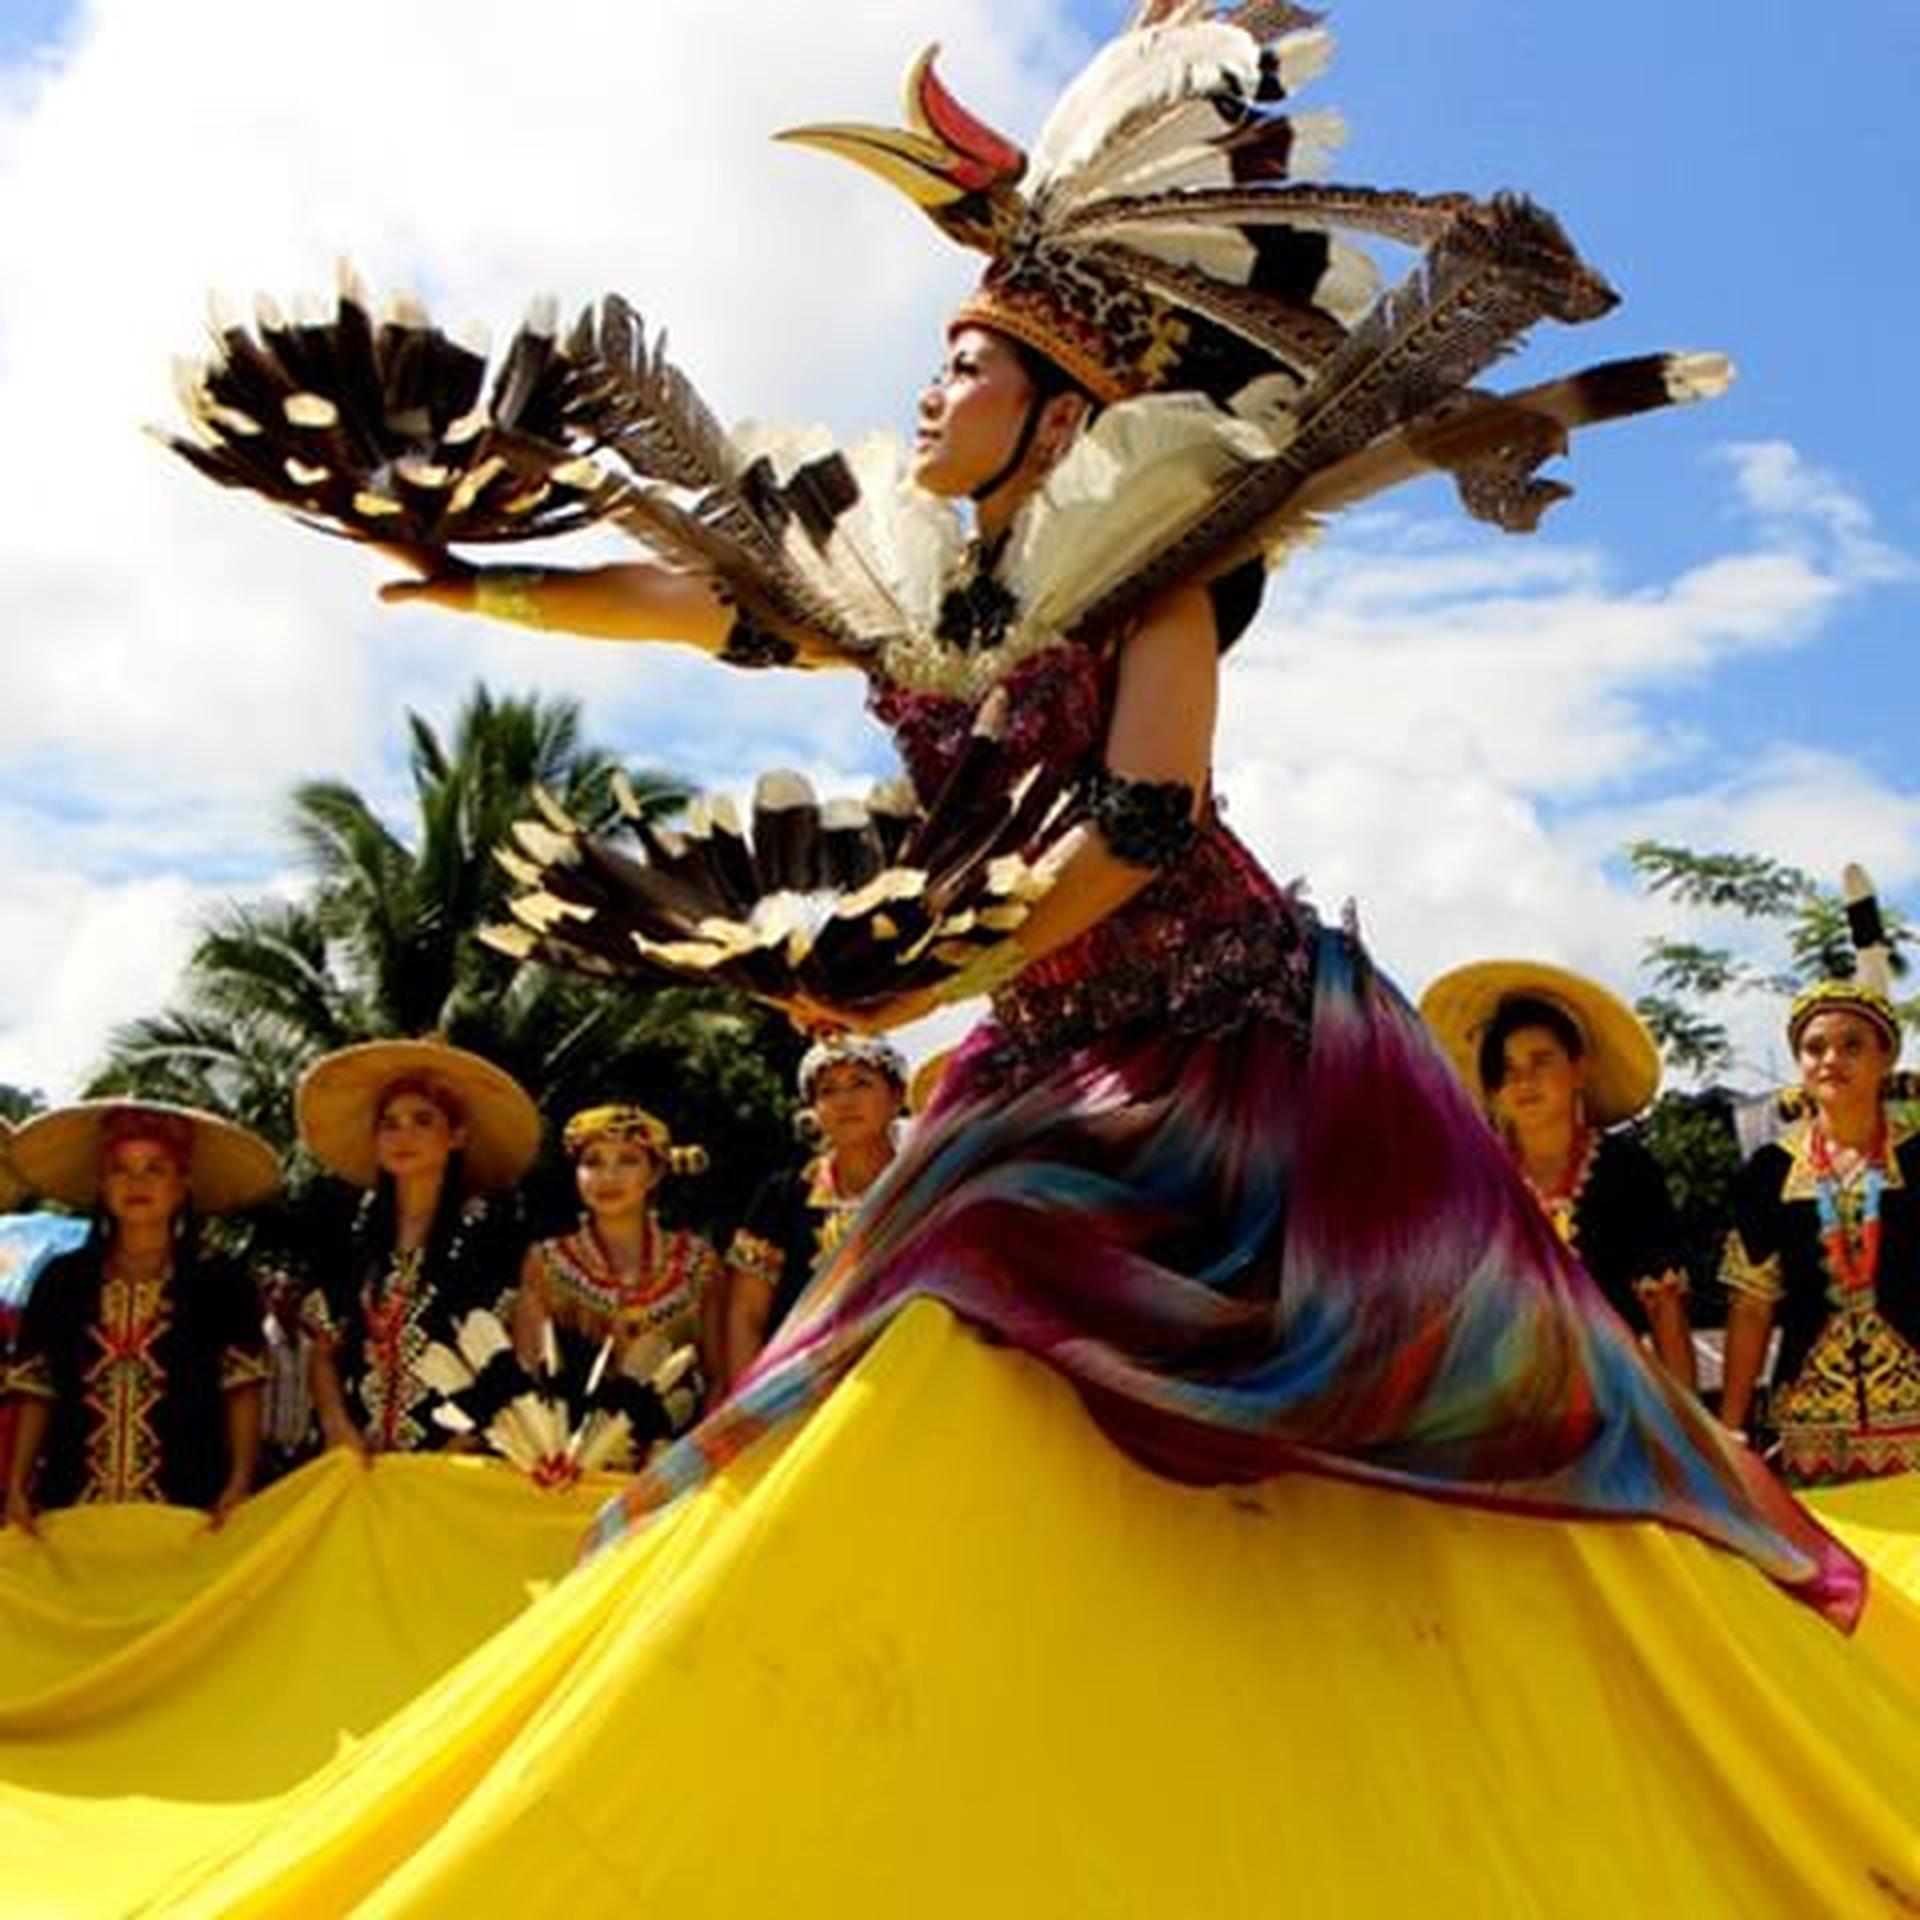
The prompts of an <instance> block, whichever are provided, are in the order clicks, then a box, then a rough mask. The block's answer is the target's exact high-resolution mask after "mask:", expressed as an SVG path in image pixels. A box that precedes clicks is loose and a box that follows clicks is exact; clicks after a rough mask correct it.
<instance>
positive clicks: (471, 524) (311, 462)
mask: <svg viewBox="0 0 1920 1920" xmlns="http://www.w3.org/2000/svg"><path fill="white" fill-rule="evenodd" d="M212 331H213V341H214V344H213V352H212V354H211V355H210V356H209V357H208V358H207V359H206V360H205V361H203V362H199V363H182V364H181V365H180V367H179V368H178V369H177V377H176V386H177V388H178V391H179V396H180V402H181V406H182V409H183V411H184V412H185V413H186V416H187V420H188V423H189V426H190V429H191V433H190V436H182V435H180V434H176V433H164V432H163V433H162V434H161V435H160V438H161V439H162V440H163V441H164V443H165V444H166V445H167V446H169V447H170V448H172V450H173V451H174V452H175V453H177V454H179V455H180V457H181V458H182V459H183V460H186V461H187V462H188V463H189V464H191V465H192V466H193V467H194V468H195V469H196V470H197V471H199V472H201V473H203V474H205V475H206V476H207V477H208V478H209V479H210V480H214V481H217V482H218V483H219V484H220V485H221V486H227V487H239V488H244V489H246V490H248V491H251V492H254V493H258V494H261V495H263V496H264V497H265V498H266V499H268V500H270V501H272V502H273V503H274V504H275V505H276V506H279V507H282V508H284V509H285V510H286V511H287V512H289V513H291V514H293V515H294V517H295V518H296V519H299V520H301V521H304V522H305V523H306V524H307V525H309V526H315V527H320V528H323V529H325V530H328V531H331V532H336V533H345V534H348V535H350V536H352V537H354V538H356V539H362V540H372V541H378V542H380V543H382V544H383V545H387V546H398V547H408V548H414V549H418V550H421V551H424V552H435V553H437V552H444V551H445V550H446V549H447V548H448V547H450V546H452V545H454V544H456V543H472V544H480V543H489V542H498V541H504V540H528V539H542V538H546V537H548V536H550V535H553V534H560V533H569V532H573V531H574V530H576V529H578V528H580V527H584V526H588V525H590V524H592V522H593V521H594V520H595V519H596V518H598V515H597V513H596V512H595V510H594V508H593V507H592V505H591V504H590V501H589V498H588V496H587V494H586V493H585V492H584V491H583V490H582V489H580V488H578V487H575V486H570V485H568V484H567V483H566V482H565V481H563V480H560V479H558V478H556V477H555V474H554V471H553V469H554V466H555V461H556V456H555V452H554V449H555V448H556V447H565V446H568V445H569V444H571V442H572V439H573V436H574V435H575V432H576V429H575V427H574V425H573V424H572V423H573V408H574V405H575V402H576V399H577V396H578V390H579V380H580V374H581V369H580V367H579V365H578V363H576V362H575V361H574V360H573V359H572V358H570V357H569V355H568V354H567V352H566V351H565V350H564V348H563V347H562V346H561V345H560V343H559V342H558V340H557V339H556V337H555V325H554V315H553V310H552V306H551V303H549V302H541V303H536V305H535V306H534V308H533V309H532V310H531V311H530V312H529V314H528V316H527V318H526V320H525V321H524V322H523V324H522V325H521V326H520V328H519V329H518V330H517V331H516V332H515V334H514V336H513V338H512V340H511V341H510V342H509V343H508V346H507V350H506V352H505V353H504V354H503V355H501V356H500V358H499V360H498V362H497V364H495V365H494V366H493V367H492V369H491V374H490V373H489V366H488V360H487V356H486V353H485V351H484V349H483V348H481V347H479V346H476V345H472V344H466V343H462V342H460V341H456V340H453V339H450V338H449V337H448V336H447V335H446V334H444V333H442V332H441V331H440V330H439V329H438V328H436V327H434V326H433V325H432V324H431V323H430V322H429V321H428V319H427V316H426V314H425V312H424V311H423V310H422V308H421V307H420V304H419V302H418V301H416V300H413V299H411V298H408V297H406V296H398V297H396V298H394V299H392V300H390V301H388V302H387V304H386V305H385V307H384V308H382V310H381V312H380V316H379V318H378V319H377V320H376V319H375V318H374V317H373V315H372V311H371V308H370V303H369V301H368V298H367V295H366V291H365V289H364V288H363V287H362V286H361V284H360V281H359V279H358V278H357V277H356V276H355V275H354V273H353V272H352V270H351V269H350V268H346V267H342V269H341V274H340V286H339V294H338V297H337V300H336V302H335V305H334V309H333V312H332V314H331V316H325V315H323V314H322V313H321V312H320V311H318V310H316V309H313V308H311V307H310V306H309V305H307V303H304V302H303V303H302V304H301V306H300V308H299V310H298V311H297V314H296V317H294V318H291V319H289V318H288V317H287V316H286V314H284V313H283V312H282V310H281V309H280V308H279V307H278V306H277V305H276V304H275V303H274V302H272V301H270V300H266V299H262V300H261V301H260V302H258V304H257V305H256V308H255V314H254V324H253V327H252V329H251V330H249V329H248V328H247V327H245V326H243V325H241V324H240V323H239V322H238V321H237V320H235V319H234V318H232V317H231V316H230V315H229V314H227V313H225V312H223V311H219V310H216V311H215V313H214V316H213V320H212Z"/></svg>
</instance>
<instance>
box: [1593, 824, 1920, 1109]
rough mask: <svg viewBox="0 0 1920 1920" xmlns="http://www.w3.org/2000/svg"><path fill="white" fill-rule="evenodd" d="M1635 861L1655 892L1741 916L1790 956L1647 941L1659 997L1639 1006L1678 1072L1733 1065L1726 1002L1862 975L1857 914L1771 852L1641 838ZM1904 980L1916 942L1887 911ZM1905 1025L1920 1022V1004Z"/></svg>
mask: <svg viewBox="0 0 1920 1920" xmlns="http://www.w3.org/2000/svg"><path fill="white" fill-rule="evenodd" d="M1627 858H1628V859H1629V860H1630V861H1631V862H1632V863H1633V868H1634V871H1635V872H1636V873H1638V874H1639V876H1640V879H1641V882H1642V884H1643V885H1644V886H1645V887H1646V889H1647V891H1648V892H1649V893H1650V894H1653V895H1655V896H1656V897H1658V898H1663V899H1667V900H1670V901H1672V902H1673V904H1674V905H1676V906H1681V907H1694V908H1706V909H1708V910H1711V911H1714V912H1720V913H1727V914H1732V915H1734V916H1736V917H1737V918H1738V919H1739V920H1741V921H1744V922H1746V923H1747V924H1748V925H1750V926H1751V927H1753V928H1754V929H1755V931H1756V932H1757V933H1761V934H1763V935H1770V936H1771V938H1772V939H1773V941H1774V942H1775V943H1776V944H1777V945H1778V946H1779V947H1780V948H1781V949H1782V951H1781V953H1780V956H1779V958H1778V960H1777V962H1776V963H1775V964H1772V965H1768V964H1765V963H1763V962H1761V961H1757V960H1755V959H1753V958H1751V957H1749V956H1748V955H1746V954H1743V953H1740V952H1738V951H1736V950H1735V949H1734V948H1733V947H1731V946H1705V945H1702V944H1700V943H1699V942H1698V941H1695V940H1687V939H1674V938H1668V937H1665V936H1661V937H1659V938H1656V939H1654V940H1650V941H1649V942H1648V943H1647V952H1646V967H1647V971H1648V973H1649V974H1650V975H1651V976H1652V980H1653V985H1654V990H1653V992H1651V993H1649V994H1645V995H1643V996H1642V997H1641V998H1640V1000H1638V1001H1637V1002H1636V1003H1635V1004H1636V1006H1637V1008H1638V1010H1639V1013H1640V1017H1641V1018H1642V1019H1643V1020H1645V1021H1646V1023H1647V1025H1648V1026H1649V1027H1650V1028H1651V1029H1652V1031H1653V1036H1654V1038H1655V1040H1656V1041H1658V1043H1659V1045H1660V1051H1661V1053H1662V1054H1663V1055H1664V1056H1665V1058H1666V1060H1667V1062H1668V1064H1669V1065H1670V1066H1672V1067H1675V1068H1677V1069H1679V1070H1680V1071H1681V1072H1683V1073H1686V1074H1689V1075H1692V1076H1695V1077H1697V1078H1700V1079H1711V1078H1713V1077H1714V1076H1716V1075H1718V1074H1722V1073H1725V1072H1727V1071H1728V1070H1729V1069H1730V1068H1731V1067H1732V1065H1733V1043H1732V1037H1731V1035H1730V1034H1729V1032H1728V1029H1727V1025H1726V1022H1725V1021H1724V1020H1723V1019H1722V1018H1720V1017H1719V1015H1718V1013H1717V1011H1716V1003H1720V1002H1723V1001H1724V1000H1725V999H1726V998H1727V997H1728V996H1730V995H1733V994H1749V993H1763V994H1771V995H1775V996H1777V997H1780V998H1786V997H1789V996H1791V995H1792V994H1794V993H1796V992H1798V991H1799V989H1800V988H1802V987H1804V986H1810V985H1811V984H1812V983H1813V982H1814V981H1816V980H1833V979H1845V978H1847V977H1848V976H1850V975H1851V974H1852V972H1853V946H1852V942H1851V940H1850V939H1849V937H1848V933H1847V913H1846V908H1845V906H1844V905H1843V904H1842V902H1841V899H1840V896H1839V894H1838V893H1837V892H1834V891H1832V890H1830V889H1827V888H1823V887H1822V886H1820V884H1819V883H1818V882H1817V881H1816V880H1815V879H1814V878H1813V876H1812V875H1811V874H1810V873H1807V872H1806V871H1805V870H1804V869H1802V868H1800V867H1795V866H1789V865H1788V864H1786V863H1785V862H1784V861H1780V860H1774V859H1770V858H1768V857H1767V856H1766V855H1764V854H1747V853H1698V852H1696V851H1695V850H1694V849H1693V848H1691V847H1681V846H1675V845H1672V844H1670V843H1668V842H1666V841H1660V840H1637V841H1635V842H1634V843H1633V844H1632V845H1631V846H1630V847H1629V848H1628V849H1627ZM1882 918H1883V919H1884V920H1885V922H1886V927H1887V946H1888V951H1889V954H1890V956H1891V960H1892V967H1893V972H1894V975H1895V977H1896V978H1898V977H1900V976H1901V975H1903V974H1904V973H1905V972H1906V971H1907V965H1908V961H1907V953H1908V950H1909V948H1910V947H1911V946H1912V943H1913V936H1912V934H1911V932H1910V931H1909V929H1908V928H1907V926H1906V924H1905V922H1904V921H1903V920H1902V919H1901V918H1900V916H1899V915H1898V914H1896V913H1893V912H1891V911H1889V910H1887V909H1886V908H1885V907H1884V906H1883V908H1882ZM1900 1012H1901V1017H1902V1018H1903V1019H1905V1020H1907V1021H1908V1022H1909V1023H1910V1024H1915V1023H1920V1001H1916V1000H1909V1001H1907V1002H1905V1003H1904V1004H1903V1005H1902V1007H1901V1009H1900Z"/></svg>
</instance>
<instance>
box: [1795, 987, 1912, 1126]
mask: <svg viewBox="0 0 1920 1920" xmlns="http://www.w3.org/2000/svg"><path fill="white" fill-rule="evenodd" d="M1799 1062H1800V1079H1801V1084H1802V1085H1804V1086H1805V1088H1806V1090H1807V1091H1808V1093H1810V1094H1811V1095H1812V1096H1813V1099H1814V1103H1815V1105H1817V1106H1819V1107H1821V1108H1822V1109H1827V1108H1831V1107H1844V1106H1851V1105H1856V1104H1859V1105H1864V1104H1866V1103H1868V1102H1870V1101H1875V1100H1878V1099H1879V1098H1880V1090H1881V1088H1882V1086H1883V1085H1884V1084H1885V1082H1886V1078H1887V1072H1888V1069H1889V1068H1891V1067H1892V1065H1893V1056H1892V1055H1891V1054H1890V1053H1889V1052H1888V1051H1887V1043H1886V1041H1885V1040H1884V1039H1883V1038H1882V1037H1881V1034H1880V1030H1879V1029H1878V1028H1877V1027H1875V1026H1874V1024H1873V1023H1872V1022H1871V1021H1870V1020H1864V1019H1862V1018H1861V1017H1860V1015H1859V1014H1857V1013H1849V1012H1848V1011H1847V1010H1846V1009H1845V1008H1844V1007H1834V1008H1832V1009H1831V1010H1829V1011H1828V1012H1826V1013H1816V1014H1815V1015H1814V1016H1813V1018H1812V1019H1811V1020H1809V1021H1808V1022H1807V1024H1806V1025H1805V1026H1804V1027H1802V1028H1801V1029H1800V1048H1799Z"/></svg>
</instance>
